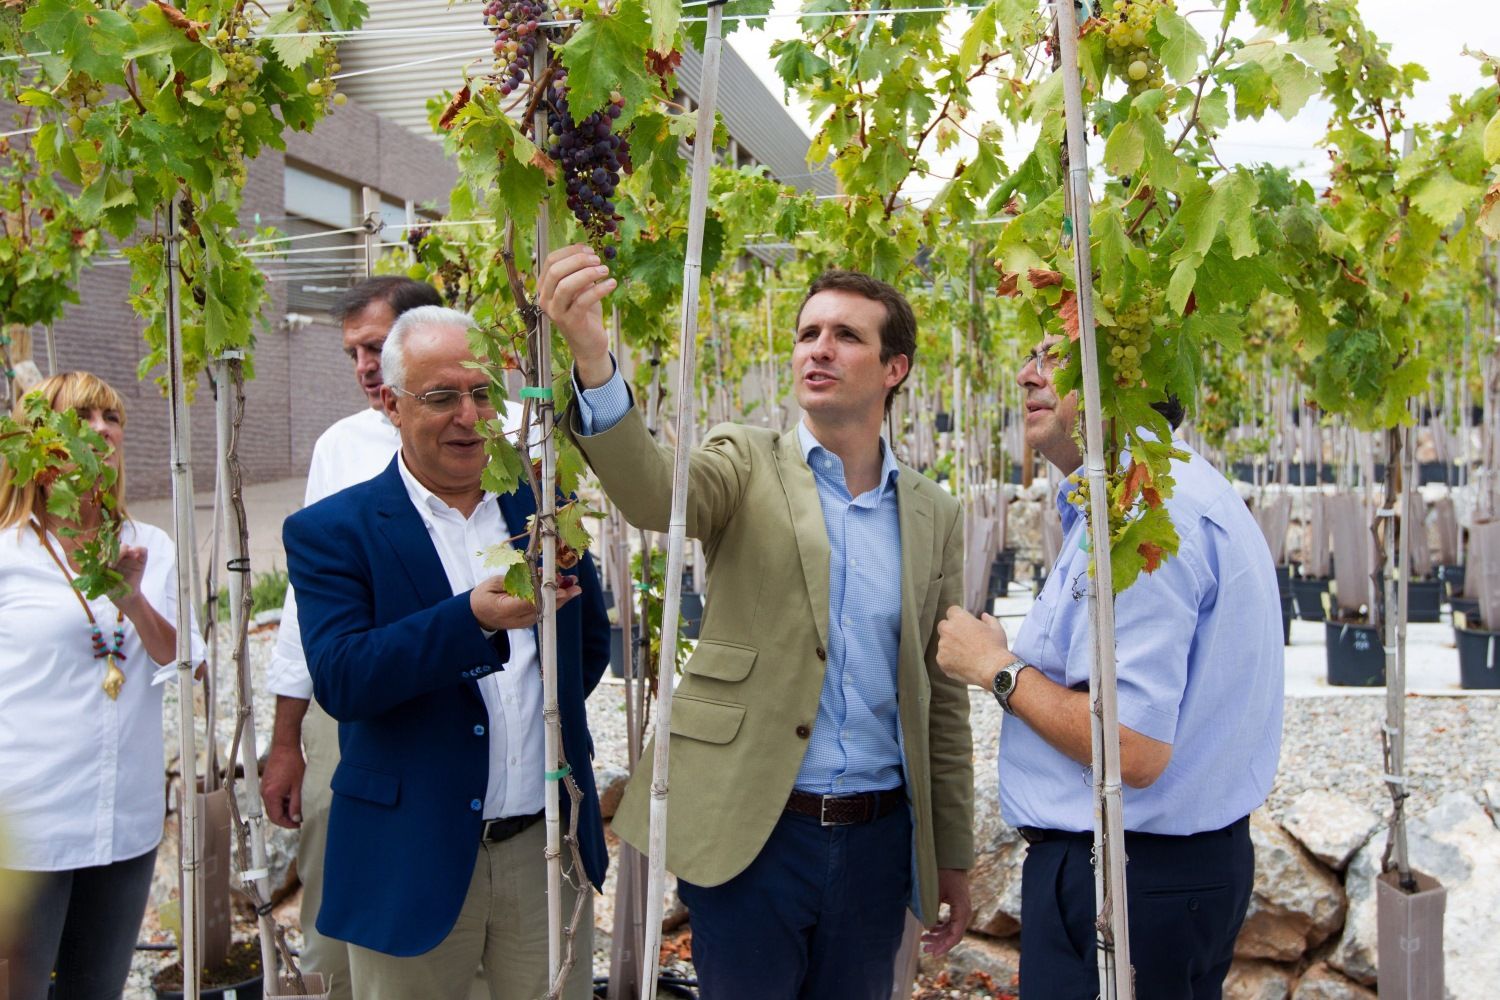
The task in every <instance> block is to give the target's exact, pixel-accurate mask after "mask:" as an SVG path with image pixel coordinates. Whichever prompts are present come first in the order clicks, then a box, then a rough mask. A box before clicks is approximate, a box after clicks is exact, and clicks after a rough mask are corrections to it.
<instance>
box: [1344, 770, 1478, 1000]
mask: <svg viewBox="0 0 1500 1000" xmlns="http://www.w3.org/2000/svg"><path fill="white" fill-rule="evenodd" d="M1407 844H1408V850H1409V854H1410V857H1411V863H1412V866H1413V867H1415V868H1416V869H1417V870H1418V871H1422V872H1425V873H1427V874H1428V875H1431V876H1432V877H1434V878H1436V879H1437V880H1438V881H1439V882H1440V883H1442V885H1443V887H1444V888H1445V889H1447V891H1448V901H1447V911H1446V914H1445V917H1444V923H1443V955H1444V962H1445V966H1446V968H1445V979H1446V985H1447V988H1448V996H1449V998H1450V1000H1491V998H1493V997H1494V996H1495V984H1496V983H1497V982H1500V948H1497V947H1496V946H1495V942H1496V940H1500V908H1497V907H1496V905H1495V899H1496V895H1495V887H1496V886H1500V829H1496V825H1495V820H1494V818H1493V817H1492V816H1491V814H1490V813H1489V812H1488V811H1486V810H1485V809H1484V808H1483V806H1481V804H1480V803H1479V802H1478V801H1476V800H1475V798H1474V797H1473V796H1472V795H1470V794H1466V793H1463V792H1450V793H1449V794H1448V795H1446V796H1444V797H1443V798H1442V800H1441V801H1439V802H1438V804H1437V806H1436V807H1434V808H1433V809H1432V810H1431V811H1430V812H1428V813H1425V814H1423V815H1421V816H1419V817H1416V818H1415V819H1413V820H1412V821H1411V822H1410V823H1408V824H1407ZM1384 851H1385V834H1384V832H1383V831H1382V832H1381V833H1379V834H1377V835H1376V836H1375V837H1373V838H1371V840H1370V843H1369V844H1367V845H1366V846H1365V847H1364V849H1363V850H1361V851H1360V852H1359V853H1358V854H1356V855H1355V856H1354V860H1353V862H1351V863H1350V865H1349V874H1348V878H1347V879H1346V885H1347V887H1348V891H1349V920H1348V923H1347V924H1346V925H1345V927H1344V934H1343V937H1342V938H1341V939H1340V940H1339V942H1338V946H1337V947H1336V948H1334V950H1333V952H1332V953H1331V954H1330V955H1329V957H1328V964H1330V965H1332V966H1333V967H1334V968H1336V969H1338V970H1339V971H1341V972H1343V973H1344V974H1345V975H1347V976H1349V977H1350V978H1352V979H1355V980H1357V981H1359V982H1361V983H1365V984H1367V985H1373V984H1374V983H1375V978H1376V967H1377V942H1376V922H1375V914H1376V902H1375V877H1376V876H1377V875H1378V874H1379V873H1380V869H1381V857H1382V855H1383V853H1384Z"/></svg>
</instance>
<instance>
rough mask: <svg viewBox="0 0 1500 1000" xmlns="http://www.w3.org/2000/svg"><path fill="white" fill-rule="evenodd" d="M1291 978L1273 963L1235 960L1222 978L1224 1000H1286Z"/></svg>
mask: <svg viewBox="0 0 1500 1000" xmlns="http://www.w3.org/2000/svg"><path fill="white" fill-rule="evenodd" d="M1293 978H1294V977H1293V975H1292V973H1290V972H1288V971H1287V970H1286V969H1285V968H1284V967H1282V966H1280V965H1277V964H1276V963H1275V962H1262V961H1260V960H1258V959H1243V958H1241V959H1235V962H1234V964H1233V965H1231V966H1230V967H1229V975H1228V976H1226V977H1225V978H1224V1000H1287V997H1289V996H1291V995H1292V979H1293Z"/></svg>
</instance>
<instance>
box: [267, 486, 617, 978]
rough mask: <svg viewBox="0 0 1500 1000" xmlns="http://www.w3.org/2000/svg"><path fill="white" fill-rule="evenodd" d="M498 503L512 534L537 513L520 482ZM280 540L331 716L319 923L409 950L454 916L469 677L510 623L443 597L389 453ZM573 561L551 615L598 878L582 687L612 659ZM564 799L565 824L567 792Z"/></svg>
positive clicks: (487, 667)
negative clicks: (489, 630) (366, 476)
mask: <svg viewBox="0 0 1500 1000" xmlns="http://www.w3.org/2000/svg"><path fill="white" fill-rule="evenodd" d="M499 502H500V509H501V511H502V513H503V514H504V516H505V520H506V523H507V524H509V525H510V526H511V528H510V530H511V533H516V532H520V531H522V530H524V528H525V524H526V518H527V517H528V516H529V515H530V514H532V513H533V512H534V511H535V509H536V507H535V503H534V502H533V499H532V495H531V492H530V490H527V489H525V488H523V489H521V490H518V491H517V492H515V493H511V494H508V495H505V496H502V497H500V498H499ZM282 538H283V541H284V542H285V545H286V552H287V572H288V574H289V575H290V577H291V581H292V586H293V587H294V588H296V592H297V610H298V613H299V616H300V618H301V622H302V643H303V648H304V650H305V652H306V654H307V664H308V667H309V669H310V670H311V673H312V680H313V695H314V697H316V698H317V700H318V704H320V705H322V706H323V708H324V709H326V710H327V711H328V714H329V715H331V716H333V717H334V718H335V719H337V720H338V721H339V750H340V753H341V755H342V759H341V760H340V761H339V765H338V769H337V770H336V771H335V772H334V775H333V793H334V794H333V806H332V810H331V813H330V816H329V820H328V854H327V860H326V861H325V864H324V875H323V904H322V908H321V909H320V910H319V911H318V918H317V927H318V930H319V931H320V932H321V933H323V934H326V935H327V936H329V937H332V938H336V939H338V940H342V941H348V942H351V943H353V944H357V945H359V946H361V947H363V948H369V949H372V950H374V951H380V952H384V953H386V954H389V955H397V956H409V955H420V954H422V953H423V952H426V951H429V950H431V949H432V948H433V947H435V946H436V945H437V944H439V943H440V942H441V941H442V940H443V939H444V938H446V937H447V936H448V932H449V931H451V930H452V929H453V925H454V923H455V922H456V921H457V919H458V913H459V909H460V908H461V907H462V905H463V901H464V897H465V895H466V894H467V892H468V889H469V880H470V878H471V877H472V876H473V872H474V862H475V859H476V858H477V857H478V854H479V834H480V827H481V826H482V824H483V816H482V812H481V811H482V809H483V804H484V794H485V789H486V787H487V784H488V779H489V738H488V736H487V735H486V730H487V728H488V726H489V715H488V713H487V712H486V710H485V706H484V700H483V698H482V697H481V695H480V693H479V688H478V686H477V684H476V681H477V679H478V678H480V677H483V676H485V675H486V674H489V673H492V672H493V671H496V670H501V669H503V668H504V665H505V661H506V659H507V657H508V656H509V653H510V649H509V643H508V642H507V641H506V635H505V632H504V631H501V632H498V633H496V634H495V636H494V637H493V638H490V639H486V638H485V636H484V633H483V631H481V629H480V627H479V623H478V622H476V621H475V620H474V615H473V612H472V611H471V610H470V608H469V594H468V592H467V591H465V592H464V593H462V594H457V595H454V594H453V593H452V590H451V587H450V586H449V584H448V577H447V575H446V574H445V573H444V572H443V566H442V562H441V561H440V560H439V558H438V554H437V550H436V549H435V548H434V547H433V545H432V541H431V539H430V538H429V537H428V534H427V528H426V527H425V525H424V524H423V523H422V519H421V516H420V515H419V514H418V513H417V510H416V508H415V507H414V506H413V505H412V502H411V498H410V497H409V496H408V495H407V492H406V485H405V483H403V482H402V479H401V473H400V471H399V470H398V469H397V467H396V461H395V460H394V459H392V461H391V464H390V465H389V466H387V467H386V469H385V471H384V472H382V473H381V474H380V475H378V476H376V477H375V478H374V479H371V480H369V481H368V482H365V483H361V484H359V485H357V486H351V487H350V488H349V489H346V490H343V491H342V492H340V493H336V494H334V495H333V496H330V497H328V498H326V499H324V500H322V501H320V502H318V503H316V504H314V505H312V506H311V507H308V508H306V509H305V510H302V511H299V512H297V513H295V514H293V515H292V516H291V517H289V518H287V519H286V522H285V523H284V525H283V527H282ZM571 572H573V573H576V574H577V575H578V577H579V583H580V584H581V585H582V587H583V593H582V595H580V596H579V597H578V598H576V599H574V600H572V601H570V602H569V603H568V604H566V605H564V606H563V607H562V608H561V609H559V611H558V622H557V635H558V670H557V699H558V706H559V710H560V712H561V716H562V742H563V753H564V755H565V756H566V758H567V761H568V763H569V765H570V766H571V767H572V769H573V775H574V777H575V778H576V779H577V781H578V786H579V789H580V790H581V791H582V792H583V796H584V798H583V805H582V809H581V810H580V814H579V819H578V838H579V845H580V847H581V849H582V854H583V861H584V868H585V871H586V872H587V874H588V877H589V880H590V881H591V882H593V883H594V885H595V886H599V885H602V883H603V881H604V870H605V866H606V864H607V863H608V855H607V853H606V851H605V846H604V831H603V825H602V821H601V820H600V816H599V796H598V793H597V792H596V790H595V788H594V774H593V768H592V764H591V759H592V756H593V742H592V739H591V738H590V736H589V730H588V716H587V714H586V712H585V707H584V700H585V699H586V698H587V697H588V695H589V692H591V691H592V690H593V689H594V687H595V685H597V684H598V683H599V678H600V677H601V676H603V673H604V669H605V667H606V666H607V665H608V663H609V620H608V618H607V617H606V616H605V610H604V597H603V594H602V591H601V587H600V583H599V575H598V572H597V571H596V570H595V568H594V564H593V560H592V559H590V558H589V556H588V555H587V554H585V555H584V557H583V559H582V560H581V561H580V562H579V563H578V565H577V566H576V567H574V569H573V570H572V571H571ZM562 804H563V809H564V812H563V817H564V820H563V822H564V829H566V828H567V827H566V823H567V816H568V813H569V811H570V810H569V798H568V795H567V793H566V790H565V789H564V790H563V795H562ZM564 860H565V861H566V860H567V854H566V851H565V852H564ZM537 863H538V864H541V863H542V858H541V857H540V856H538V857H537Z"/></svg>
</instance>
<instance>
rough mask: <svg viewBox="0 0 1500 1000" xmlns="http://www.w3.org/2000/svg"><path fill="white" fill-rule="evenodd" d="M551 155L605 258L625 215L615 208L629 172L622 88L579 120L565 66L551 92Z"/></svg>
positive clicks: (575, 214)
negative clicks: (620, 123)
mask: <svg viewBox="0 0 1500 1000" xmlns="http://www.w3.org/2000/svg"><path fill="white" fill-rule="evenodd" d="M546 108H547V131H548V137H547V155H548V156H550V157H552V159H553V160H555V161H556V162H557V163H558V164H560V165H561V167H562V176H563V182H564V184H565V185H566V187H567V192H568V208H570V209H572V211H573V217H574V218H575V219H577V220H578V224H579V225H580V226H582V227H583V228H584V231H585V232H587V233H588V236H589V242H590V243H591V244H593V245H594V246H595V247H596V248H597V249H599V252H600V253H601V254H603V255H604V258H605V259H606V260H613V259H614V257H615V248H614V246H612V245H608V244H607V243H606V241H608V240H610V239H612V238H615V237H616V236H617V235H618V233H619V226H620V221H621V216H619V215H617V214H616V213H615V203H614V195H615V189H616V188H617V187H619V185H620V174H621V172H622V171H623V172H626V173H628V172H629V171H630V145H629V143H627V142H626V140H625V137H624V136H623V135H620V134H617V133H616V132H615V131H614V124H615V120H616V119H618V118H619V117H620V114H621V113H622V112H623V111H624V110H625V100H624V98H622V97H621V96H620V95H619V94H618V93H615V94H611V95H610V102H609V104H607V105H605V106H604V108H603V109H602V110H599V111H595V112H593V113H592V114H590V115H588V116H586V117H585V118H584V119H583V121H580V122H575V121H574V120H573V115H572V112H571V111H569V109H568V87H567V73H566V71H563V70H561V67H559V72H558V74H557V76H556V77H554V79H553V83H552V87H551V89H550V91H549V92H548V94H547V101H546Z"/></svg>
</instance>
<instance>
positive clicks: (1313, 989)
mask: <svg viewBox="0 0 1500 1000" xmlns="http://www.w3.org/2000/svg"><path fill="white" fill-rule="evenodd" d="M1292 1000H1375V994H1374V993H1373V992H1372V991H1370V990H1367V989H1365V988H1364V987H1363V986H1361V985H1359V984H1358V983H1356V982H1354V981H1353V980H1352V979H1348V978H1346V977H1344V976H1341V975H1339V974H1338V973H1337V972H1335V971H1333V970H1332V969H1330V968H1329V967H1328V966H1326V965H1315V966H1313V967H1312V968H1311V969H1308V970H1307V974H1306V975H1304V976H1303V977H1302V979H1301V981H1300V982H1298V983H1297V989H1296V990H1295V991H1293V993H1292Z"/></svg>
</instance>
